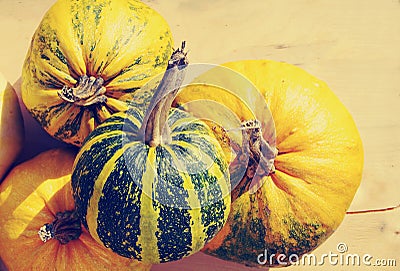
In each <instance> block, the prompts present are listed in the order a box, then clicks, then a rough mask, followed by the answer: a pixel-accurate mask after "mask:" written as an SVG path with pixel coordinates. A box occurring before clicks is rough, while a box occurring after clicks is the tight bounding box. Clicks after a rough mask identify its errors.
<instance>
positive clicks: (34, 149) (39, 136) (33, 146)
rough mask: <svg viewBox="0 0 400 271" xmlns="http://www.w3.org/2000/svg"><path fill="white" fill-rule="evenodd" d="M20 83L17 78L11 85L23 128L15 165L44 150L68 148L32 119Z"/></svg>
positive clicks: (19, 79)
mask: <svg viewBox="0 0 400 271" xmlns="http://www.w3.org/2000/svg"><path fill="white" fill-rule="evenodd" d="M21 82H22V80H21V77H19V78H18V79H17V81H16V82H15V83H14V84H13V87H14V89H15V91H16V93H17V96H18V101H19V105H20V108H21V112H22V117H23V120H24V127H25V142H24V148H23V150H22V152H21V154H20V156H19V157H18V159H17V161H16V164H18V163H21V162H23V161H26V160H28V159H30V158H32V157H34V156H35V155H37V154H39V153H41V152H42V151H45V150H49V149H52V148H60V147H70V145H68V144H66V143H64V142H61V141H59V140H57V139H55V138H53V137H52V136H50V135H49V134H48V133H47V132H46V131H45V130H44V129H43V128H42V127H41V126H40V124H39V123H38V122H37V121H36V120H35V119H34V118H33V117H32V115H31V114H30V113H29V111H28V110H27V108H26V106H25V104H24V102H23V101H22V98H21Z"/></svg>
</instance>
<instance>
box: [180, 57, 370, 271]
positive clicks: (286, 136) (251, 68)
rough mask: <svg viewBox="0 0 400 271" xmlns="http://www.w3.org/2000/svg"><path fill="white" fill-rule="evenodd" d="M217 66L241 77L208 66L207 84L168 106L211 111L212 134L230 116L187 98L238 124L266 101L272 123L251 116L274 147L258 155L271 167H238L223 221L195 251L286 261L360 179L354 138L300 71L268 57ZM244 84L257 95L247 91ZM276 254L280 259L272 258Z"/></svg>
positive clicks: (345, 203) (307, 245) (321, 90)
mask: <svg viewBox="0 0 400 271" xmlns="http://www.w3.org/2000/svg"><path fill="white" fill-rule="evenodd" d="M223 66H224V67H225V69H230V70H231V71H232V73H234V74H235V73H239V74H241V75H242V77H236V76H232V73H225V72H224V71H223V70H218V69H213V70H210V71H209V72H207V73H205V74H203V75H201V76H200V77H199V78H198V79H197V81H198V82H213V84H212V85H210V84H208V85H207V84H198V85H191V86H188V87H186V88H185V89H183V90H182V91H181V92H180V93H179V95H178V96H177V98H176V104H177V105H181V106H182V107H184V108H186V110H188V111H190V112H192V113H193V114H194V115H195V116H198V117H202V116H204V115H205V114H206V113H207V115H208V116H214V119H213V120H214V123H213V125H215V124H221V125H222V126H223V127H222V129H221V127H220V129H219V130H218V129H214V130H215V131H217V133H220V131H224V129H225V128H230V127H224V126H225V125H229V124H232V123H233V124H234V121H231V120H229V119H228V118H227V117H225V116H223V117H222V119H221V116H220V115H217V114H216V113H214V115H213V111H212V110H211V109H210V108H207V107H202V106H201V105H202V104H201V103H193V101H195V100H207V101H214V102H215V103H216V104H220V105H224V106H225V107H227V108H229V110H230V111H231V112H233V113H234V114H233V115H235V116H236V117H237V119H238V120H239V121H248V120H251V119H252V118H254V117H255V115H258V114H259V113H260V112H259V109H262V110H265V109H263V108H264V105H266V106H267V107H268V110H269V111H270V113H271V115H272V121H271V119H270V118H268V117H266V118H261V119H258V121H259V122H260V123H261V125H260V127H261V128H263V130H262V133H263V140H265V141H266V142H275V143H274V145H276V148H277V150H278V152H277V153H275V154H274V153H273V152H268V151H267V152H265V154H268V153H269V154H271V156H270V157H264V158H266V159H265V160H266V161H271V159H272V160H274V161H273V163H274V164H273V165H274V169H272V171H269V170H262V166H260V165H261V164H262V163H261V160H260V157H258V159H255V160H254V159H253V160H252V159H249V164H248V165H246V164H245V165H244V166H248V170H247V172H246V174H245V175H244V176H243V179H242V180H241V182H240V183H239V185H238V186H236V187H232V189H233V191H232V206H231V213H230V215H229V218H228V221H227V223H226V224H225V226H224V227H223V228H222V230H221V231H220V232H219V233H218V235H217V236H216V237H215V238H214V239H213V240H211V242H209V243H208V244H206V246H205V248H204V250H203V251H204V252H206V253H208V254H211V255H214V256H217V257H219V258H222V259H225V260H230V261H235V262H238V263H243V264H246V265H248V266H257V267H261V266H262V265H267V266H277V265H280V264H282V263H283V264H284V262H285V261H286V263H288V264H290V263H289V262H288V260H289V257H291V259H292V260H295V259H296V256H297V257H300V256H301V255H303V254H304V253H307V252H310V251H311V250H313V249H315V248H316V247H317V246H319V245H320V244H321V243H323V242H324V241H325V240H326V239H327V238H328V237H329V236H330V235H331V234H332V233H333V232H334V231H335V230H336V229H337V228H338V226H339V225H340V223H341V222H342V220H343V218H344V216H345V214H346V211H347V209H348V207H349V205H350V203H351V202H352V199H353V197H354V194H355V192H356V191H357V188H358V186H359V184H360V181H361V177H362V172H363V158H364V156H363V146H362V142H361V139H360V135H359V133H358V130H357V127H356V125H355V123H354V121H353V118H352V116H351V115H350V113H349V112H348V111H347V109H346V108H345V106H344V105H343V104H342V103H341V102H340V100H339V99H338V98H337V97H336V96H335V94H334V93H333V92H332V91H331V90H330V89H329V88H328V86H327V85H326V84H325V83H324V82H322V81H321V80H319V79H317V78H315V77H314V76H312V75H310V74H309V73H307V72H305V71H304V70H302V69H301V68H298V67H296V66H293V65H290V64H287V63H281V62H275V61H269V60H246V61H236V62H230V63H226V64H224V65H223ZM240 78H241V79H243V78H246V79H247V80H239V79H240ZM251 84H254V86H255V87H256V89H257V92H258V93H259V94H261V99H259V98H258V97H259V96H260V95H259V94H255V93H253V92H249V89H251V87H249V86H251ZM218 86H224V89H225V91H223V90H222V91H221V88H218ZM229 90H230V91H229ZM205 110H207V112H204V111H205ZM215 111H217V110H215ZM210 112H211V114H210ZM261 113H262V112H261ZM242 128H244V127H242ZM243 131H246V130H243ZM247 131H251V130H247ZM227 132H228V133H227V136H228V137H229V131H227ZM244 134H245V133H244ZM220 135H221V134H220ZM272 136H276V138H272ZM231 139H234V138H232V137H231ZM236 143H237V142H236ZM250 146H251V144H250ZM255 146H256V144H255ZM225 149H227V148H225ZM265 149H268V148H265ZM239 154H240V152H239ZM275 156H276V157H275ZM236 157H237V156H236ZM239 157H240V156H239ZM238 162H239V161H238V159H236V160H234V161H233V163H231V165H230V168H231V169H233V171H231V179H234V175H235V169H237V168H238V167H239V168H240V167H241V166H243V165H240V163H238ZM257 166H258V168H257ZM256 168H257V171H256ZM252 178H253V180H252ZM254 178H255V179H254ZM250 181H253V182H254V181H255V182H258V185H259V186H258V189H250V190H247V191H246V190H244V191H243V190H242V191H237V190H238V189H243V188H246V187H247V188H248V183H249V182H250ZM256 188H257V187H256ZM266 251H267V255H266V253H265V252H266ZM260 255H261V256H260ZM278 255H280V256H278ZM278 257H279V259H281V260H283V261H281V262H280V263H279V262H278ZM282 257H285V258H282Z"/></svg>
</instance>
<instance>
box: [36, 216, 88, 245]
mask: <svg viewBox="0 0 400 271" xmlns="http://www.w3.org/2000/svg"><path fill="white" fill-rule="evenodd" d="M81 233H82V226H81V221H80V219H79V217H78V215H77V214H76V213H75V211H65V212H59V213H57V214H56V217H55V220H54V221H53V222H51V223H50V224H45V225H43V226H42V227H41V228H40V230H39V232H38V234H39V237H40V239H41V240H42V241H43V242H44V243H46V242H47V241H49V240H50V239H55V240H58V241H59V242H60V243H61V244H63V245H64V244H67V243H68V242H69V241H72V240H75V239H78V238H79V236H80V235H81Z"/></svg>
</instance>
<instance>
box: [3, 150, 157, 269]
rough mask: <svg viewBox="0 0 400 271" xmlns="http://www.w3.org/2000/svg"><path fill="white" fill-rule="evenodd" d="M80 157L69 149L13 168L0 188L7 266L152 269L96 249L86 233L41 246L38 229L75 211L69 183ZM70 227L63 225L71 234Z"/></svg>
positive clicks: (9, 267)
mask: <svg viewBox="0 0 400 271" xmlns="http://www.w3.org/2000/svg"><path fill="white" fill-rule="evenodd" d="M75 155H76V153H75V151H72V150H67V149H51V150H48V151H45V152H43V153H41V154H39V155H37V156H35V157H34V158H32V159H31V160H28V161H26V162H23V163H21V164H19V165H17V166H16V167H14V168H13V169H12V170H11V171H10V173H9V174H8V175H7V177H6V179H5V180H4V182H3V183H2V184H1V185H0V257H1V258H2V260H3V261H4V263H5V265H6V267H7V268H8V270H9V271H14V270H15V271H25V270H43V271H45V270H49V271H53V270H77V271H78V270H81V271H89V270H93V271H94V270H143V271H144V270H147V271H148V270H150V268H151V266H150V265H146V264H143V263H139V262H137V261H134V260H131V259H127V258H124V257H121V256H119V255H117V254H115V253H114V252H112V251H110V250H108V249H106V248H105V247H103V246H101V245H99V244H97V242H96V241H94V240H93V238H92V237H91V236H90V235H89V233H88V232H87V231H86V230H85V229H82V232H81V234H80V235H78V236H79V238H78V239H75V240H71V241H69V242H68V243H67V244H61V243H60V241H58V240H56V239H51V240H48V241H47V242H45V243H44V242H42V240H41V238H40V237H39V235H38V231H39V229H41V227H42V226H43V225H45V224H49V223H52V222H53V221H54V220H55V217H56V216H57V215H58V213H60V212H61V213H63V212H65V211H73V210H74V200H73V197H72V191H71V182H70V181H71V173H72V165H73V161H74V158H75ZM68 226H69V225H68V224H66V225H63V227H64V228H65V229H67V230H69V229H68ZM56 231H57V230H56ZM60 232H61V234H62V229H61V231H60ZM67 237H68V236H67Z"/></svg>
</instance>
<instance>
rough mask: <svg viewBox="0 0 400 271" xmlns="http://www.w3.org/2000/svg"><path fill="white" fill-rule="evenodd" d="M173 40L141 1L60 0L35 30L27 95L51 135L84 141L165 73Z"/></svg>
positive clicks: (25, 84)
mask: <svg viewBox="0 0 400 271" xmlns="http://www.w3.org/2000/svg"><path fill="white" fill-rule="evenodd" d="M172 43H173V42H172V34H171V31H170V28H169V26H168V24H167V22H166V21H165V20H164V18H163V17H162V16H161V15H160V14H158V13H157V12H156V11H155V10H153V9H152V8H150V7H148V6H147V5H145V4H144V3H142V2H140V1H136V0H131V1H130V0H113V1H107V0H82V1H70V0H58V1H57V2H55V4H54V5H53V6H52V7H51V8H50V9H49V10H48V11H47V13H46V14H45V15H44V17H43V19H42V21H41V22H40V24H39V26H38V28H37V29H36V31H35V33H34V35H33V38H32V43H31V46H30V48H29V50H28V53H27V56H26V59H25V62H24V66H23V73H22V86H21V88H22V100H23V102H24V104H25V105H26V107H27V109H28V111H29V112H30V113H31V114H32V116H33V117H34V118H35V119H36V120H37V121H38V122H39V123H40V124H41V126H42V127H43V128H44V129H45V130H46V131H47V132H48V133H49V134H50V135H51V136H53V137H55V138H57V139H59V140H61V141H64V142H67V143H71V144H74V145H76V146H81V144H82V142H83V140H84V139H85V138H86V136H87V135H88V134H89V133H90V132H91V131H92V130H93V129H94V128H95V127H96V126H97V125H98V124H100V123H102V122H103V121H104V120H105V119H107V118H108V117H109V116H110V115H111V114H112V113H115V112H119V111H125V110H126V109H127V107H128V103H129V101H130V99H131V95H130V94H131V93H133V92H135V91H136V90H137V89H138V88H140V87H141V86H142V85H143V84H144V83H145V82H147V81H148V80H149V78H151V77H152V76H154V75H156V74H159V73H161V72H163V71H164V70H165V68H166V67H167V64H168V60H169V57H170V56H171V53H172V46H173V45H172Z"/></svg>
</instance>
